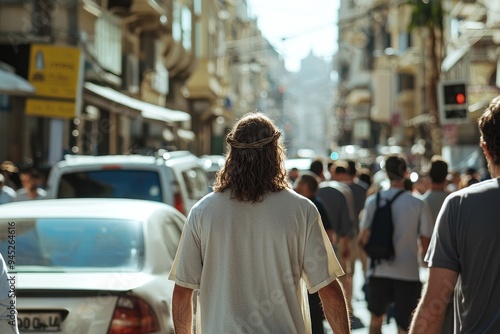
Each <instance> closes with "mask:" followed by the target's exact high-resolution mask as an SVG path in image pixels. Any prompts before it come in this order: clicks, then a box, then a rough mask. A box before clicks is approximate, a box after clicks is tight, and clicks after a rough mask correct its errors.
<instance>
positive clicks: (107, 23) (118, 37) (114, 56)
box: [95, 12, 122, 75]
mask: <svg viewBox="0 0 500 334" xmlns="http://www.w3.org/2000/svg"><path fill="white" fill-rule="evenodd" d="M95 50H96V57H97V60H98V61H99V64H100V65H101V66H103V67H104V68H105V69H107V70H108V71H110V72H112V73H114V74H117V75H121V74H122V31H121V28H120V19H119V18H118V17H116V16H114V15H112V14H110V13H107V12H103V13H102V15H101V16H100V17H99V18H98V19H97V21H96V24H95Z"/></svg>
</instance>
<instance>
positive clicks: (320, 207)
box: [309, 197, 332, 231]
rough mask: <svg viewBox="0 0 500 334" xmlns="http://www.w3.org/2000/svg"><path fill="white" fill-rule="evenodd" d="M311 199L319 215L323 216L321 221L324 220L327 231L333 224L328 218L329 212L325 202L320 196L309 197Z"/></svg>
mask: <svg viewBox="0 0 500 334" xmlns="http://www.w3.org/2000/svg"><path fill="white" fill-rule="evenodd" d="M309 199H310V200H311V202H313V204H314V205H315V206H316V208H317V209H318V212H319V215H320V217H321V221H322V222H323V227H324V228H325V231H326V230H331V229H332V226H331V224H330V220H329V219H328V214H327V213H326V209H325V206H324V204H323V202H322V201H321V199H319V198H318V197H313V198H309Z"/></svg>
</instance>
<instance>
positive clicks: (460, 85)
mask: <svg viewBox="0 0 500 334" xmlns="http://www.w3.org/2000/svg"><path fill="white" fill-rule="evenodd" d="M438 99H439V117H440V123H441V124H461V123H467V122H468V121H469V111H468V104H467V102H468V101H467V85H466V84H465V82H464V81H441V82H440V83H439V87H438Z"/></svg>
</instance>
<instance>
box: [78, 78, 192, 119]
mask: <svg viewBox="0 0 500 334" xmlns="http://www.w3.org/2000/svg"><path fill="white" fill-rule="evenodd" d="M85 89H86V90H88V91H89V92H92V93H93V94H95V95H98V96H100V97H102V98H104V99H106V100H107V101H110V102H112V103H109V102H104V103H103V102H102V101H101V102H98V101H91V102H94V104H96V106H97V107H100V108H104V109H109V110H111V111H115V112H123V111H124V109H125V110H127V111H129V112H136V113H137V116H138V115H140V116H142V117H143V118H145V119H148V120H153V121H160V122H165V123H177V122H189V121H191V115H189V114H188V113H186V112H183V111H178V110H171V109H168V108H165V107H161V106H158V105H155V104H152V103H148V102H144V101H141V100H138V99H134V98H133V97H130V96H128V95H125V94H123V93H120V92H118V91H116V90H114V89H112V88H109V87H104V86H99V85H96V84H93V83H90V82H86V83H85ZM86 98H87V97H86ZM96 102H97V103H96Z"/></svg>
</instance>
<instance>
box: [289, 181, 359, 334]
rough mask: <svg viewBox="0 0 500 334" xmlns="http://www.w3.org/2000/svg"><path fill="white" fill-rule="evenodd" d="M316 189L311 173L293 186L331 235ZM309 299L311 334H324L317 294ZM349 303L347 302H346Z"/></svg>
mask: <svg viewBox="0 0 500 334" xmlns="http://www.w3.org/2000/svg"><path fill="white" fill-rule="evenodd" d="M317 189H318V180H317V178H316V176H315V175H314V174H313V173H312V172H309V173H308V172H304V173H302V174H301V175H300V176H299V177H298V179H297V183H296V186H295V191H296V192H297V193H298V194H300V195H302V196H304V197H305V198H307V199H309V200H310V201H311V202H313V204H314V205H315V206H316V208H317V209H318V211H319V215H320V217H321V221H322V222H323V227H324V228H325V231H326V232H327V234H328V235H331V234H332V233H333V230H332V228H331V226H330V222H329V219H328V214H327V213H326V211H325V207H324V204H323V202H322V201H321V200H320V199H319V198H317V197H316V195H315V194H316V190H317ZM308 297H309V311H310V312H309V313H310V315H311V327H312V331H311V333H312V334H324V333H325V331H324V328H323V320H324V319H325V316H324V313H323V308H322V307H321V300H320V298H319V294H318V293H317V292H316V293H310V294H309V295H308ZM348 303H349V302H348Z"/></svg>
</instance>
